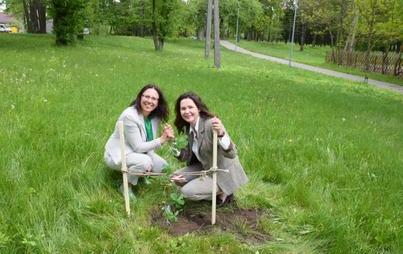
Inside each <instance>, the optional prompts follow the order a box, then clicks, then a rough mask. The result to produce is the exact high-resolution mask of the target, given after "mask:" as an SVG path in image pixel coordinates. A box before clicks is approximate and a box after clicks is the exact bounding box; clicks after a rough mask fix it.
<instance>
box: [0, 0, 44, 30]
mask: <svg viewBox="0 0 403 254" xmlns="http://www.w3.org/2000/svg"><path fill="white" fill-rule="evenodd" d="M4 2H7V11H8V12H10V13H14V14H16V15H18V16H20V17H21V18H22V20H23V23H24V27H25V29H26V31H27V32H28V33H46V10H47V4H48V3H47V0H7V1H4Z"/></svg>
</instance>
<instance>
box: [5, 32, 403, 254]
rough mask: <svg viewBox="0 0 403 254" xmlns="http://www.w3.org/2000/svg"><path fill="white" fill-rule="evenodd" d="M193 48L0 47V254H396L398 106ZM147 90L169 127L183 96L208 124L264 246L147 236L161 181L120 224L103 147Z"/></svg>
mask: <svg viewBox="0 0 403 254" xmlns="http://www.w3.org/2000/svg"><path fill="white" fill-rule="evenodd" d="M241 45H242V44H241ZM203 48H204V44H203V42H200V41H195V40H185V39H181V40H172V41H169V42H167V44H166V47H165V49H164V51H163V52H155V51H154V50H153V43H152V40H150V39H141V38H136V37H117V36H109V37H89V38H87V39H86V40H85V41H83V42H79V43H78V44H77V45H76V46H74V47H65V48H63V47H62V48H58V47H56V46H55V45H54V38H53V37H52V36H34V35H12V34H10V35H9V34H0V59H1V60H0V73H1V75H0V193H1V195H0V253H143V254H147V253H343V254H344V253H373V254H375V253H403V243H402V239H403V234H402V218H403V216H402V207H403V96H402V95H400V94H396V93H392V92H389V91H383V90H380V89H376V88H373V87H371V86H368V85H365V84H363V83H354V82H349V81H346V80H342V79H336V78H331V77H328V76H324V75H319V74H315V73H311V72H306V71H303V70H298V69H294V68H288V67H287V66H283V65H278V64H274V63H270V62H267V61H263V60H258V59H254V58H252V57H249V56H244V55H240V54H236V53H234V52H230V51H227V50H223V51H222V58H223V59H222V68H221V69H220V70H217V69H215V68H214V65H213V57H211V58H210V59H208V60H205V59H204V58H203V55H204V50H203ZM148 82H154V83H157V84H159V85H160V86H161V88H162V90H163V91H164V92H165V94H166V96H167V99H168V101H169V104H170V111H171V114H170V122H171V123H173V119H174V113H173V105H174V103H175V100H176V98H177V96H178V95H179V94H181V93H182V92H185V91H188V90H192V91H195V92H197V93H198V94H199V95H200V96H201V97H202V98H203V99H204V101H205V102H206V104H207V105H208V106H209V108H210V109H211V110H212V111H213V112H215V113H216V114H218V116H219V117H220V118H221V119H222V121H223V122H224V124H225V126H226V129H227V130H228V132H229V133H230V135H231V138H232V139H233V141H234V142H235V143H236V144H237V146H238V150H239V156H240V160H241V162H242V164H243V166H244V168H245V170H246V172H247V174H248V176H249V178H250V182H249V184H248V185H247V186H245V187H243V188H242V189H241V190H240V191H239V192H237V194H236V198H237V202H238V205H239V206H240V207H242V208H250V209H259V210H260V211H263V213H264V214H265V215H264V216H262V217H261V218H260V220H259V224H258V226H259V228H260V230H261V231H263V232H266V233H267V234H268V235H270V239H269V240H268V241H267V242H266V243H264V244H259V245H253V244H247V243H244V242H241V241H239V240H238V239H237V237H236V236H234V235H233V234H230V233H227V232H221V231H219V230H217V231H214V232H213V233H210V234H203V233H190V234H186V235H183V236H176V237H175V236H171V235H170V234H168V233H167V232H166V230H164V229H162V228H159V227H158V226H154V225H153V224H152V218H151V215H150V214H151V213H152V211H153V210H155V209H159V208H160V207H161V204H162V203H163V202H164V201H166V200H167V193H166V192H165V191H164V188H165V186H166V184H167V183H166V182H164V180H163V179H155V180H154V181H153V182H152V184H151V185H144V184H140V186H139V187H138V188H137V189H136V193H137V197H138V201H137V202H136V203H132V204H131V208H132V212H133V214H132V216H131V217H130V218H127V216H126V214H125V210H124V203H123V198H122V197H121V194H120V193H119V191H118V186H119V183H120V176H119V174H118V173H117V174H114V173H113V172H111V171H110V170H108V169H107V168H106V166H105V165H104V163H103V152H104V145H105V143H106V141H107V139H108V137H109V135H110V134H111V132H112V130H113V128H114V125H115V121H116V119H117V117H118V116H119V114H120V113H121V111H122V110H123V109H124V108H126V107H127V105H128V104H129V103H130V102H131V100H132V99H133V98H134V97H135V95H136V94H137V92H138V91H139V89H140V88H141V87H142V86H143V85H144V84H146V83H148ZM159 153H160V154H161V155H162V156H164V157H165V158H167V160H168V161H169V162H170V164H171V170H175V169H177V168H179V167H181V166H182V165H181V164H179V163H178V162H176V161H175V159H174V158H173V157H172V156H171V155H170V153H169V151H168V149H166V148H165V149H162V150H160V151H159Z"/></svg>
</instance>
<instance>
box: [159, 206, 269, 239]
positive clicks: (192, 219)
mask: <svg viewBox="0 0 403 254" xmlns="http://www.w3.org/2000/svg"><path fill="white" fill-rule="evenodd" d="M261 216H263V212H262V211H259V210H255V209H241V208H239V207H238V206H237V205H236V203H235V202H234V203H232V204H229V205H227V206H223V207H217V210H216V224H215V225H214V226H213V225H211V201H210V202H206V201H200V202H191V201H187V202H186V205H185V208H184V210H183V211H182V212H181V213H180V215H179V216H178V220H177V221H176V222H172V223H168V222H167V220H166V219H165V218H164V216H163V213H162V211H161V210H155V211H154V212H153V214H152V224H153V225H157V226H159V227H162V228H165V229H166V230H167V231H168V233H169V234H171V235H175V236H178V235H185V234H187V233H196V234H197V233H200V234H205V233H209V232H212V231H213V230H214V232H216V231H217V230H218V231H223V232H228V233H232V234H234V235H235V236H236V237H237V238H239V239H240V240H241V241H242V242H245V243H248V244H261V243H264V242H266V241H269V240H270V235H269V234H267V233H264V232H263V231H261V230H259V227H258V223H259V218H260V217H261Z"/></svg>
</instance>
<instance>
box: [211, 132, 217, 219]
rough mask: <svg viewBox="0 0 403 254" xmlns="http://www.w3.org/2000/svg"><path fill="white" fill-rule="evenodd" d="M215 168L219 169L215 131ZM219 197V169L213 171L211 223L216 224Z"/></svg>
mask: <svg viewBox="0 0 403 254" xmlns="http://www.w3.org/2000/svg"><path fill="white" fill-rule="evenodd" d="M213 169H214V170H217V132H216V131H213ZM216 199H217V171H214V172H213V193H212V196H211V200H212V202H211V225H214V224H215V217H216V216H215V215H216Z"/></svg>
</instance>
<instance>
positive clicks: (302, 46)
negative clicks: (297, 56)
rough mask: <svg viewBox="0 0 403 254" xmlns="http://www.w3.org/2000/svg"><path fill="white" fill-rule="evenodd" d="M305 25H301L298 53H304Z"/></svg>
mask: <svg viewBox="0 0 403 254" xmlns="http://www.w3.org/2000/svg"><path fill="white" fill-rule="evenodd" d="M305 32H306V24H301V42H300V46H299V51H304V44H305Z"/></svg>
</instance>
